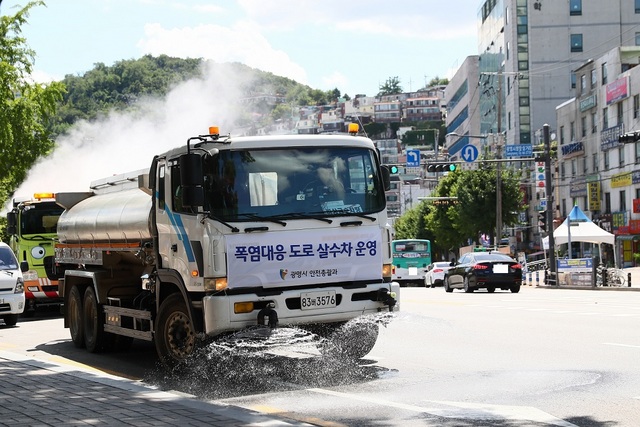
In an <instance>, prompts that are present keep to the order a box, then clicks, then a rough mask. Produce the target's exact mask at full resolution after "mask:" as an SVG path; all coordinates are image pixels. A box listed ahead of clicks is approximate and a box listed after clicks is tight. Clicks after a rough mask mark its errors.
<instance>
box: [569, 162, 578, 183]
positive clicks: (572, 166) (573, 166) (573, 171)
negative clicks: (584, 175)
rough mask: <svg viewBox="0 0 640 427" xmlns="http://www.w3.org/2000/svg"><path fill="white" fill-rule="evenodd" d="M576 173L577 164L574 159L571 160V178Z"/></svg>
mask: <svg viewBox="0 0 640 427" xmlns="http://www.w3.org/2000/svg"><path fill="white" fill-rule="evenodd" d="M577 173H578V164H577V162H576V159H573V160H571V178H575V177H576V174H577Z"/></svg>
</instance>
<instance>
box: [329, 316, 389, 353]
mask: <svg viewBox="0 0 640 427" xmlns="http://www.w3.org/2000/svg"><path fill="white" fill-rule="evenodd" d="M377 339H378V325H377V324H375V323H364V322H362V323H355V324H349V323H347V324H346V325H343V326H341V327H340V328H338V329H337V330H336V331H335V332H334V333H333V334H331V336H330V337H329V339H328V340H327V341H326V342H325V343H323V345H322V346H321V348H320V351H321V352H322V354H323V355H324V356H328V357H332V358H335V359H351V360H357V359H362V358H363V357H364V356H366V355H367V354H369V352H370V351H371V350H372V349H373V347H374V346H375V345H376V341H377Z"/></svg>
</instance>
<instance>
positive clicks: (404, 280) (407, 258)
mask: <svg viewBox="0 0 640 427" xmlns="http://www.w3.org/2000/svg"><path fill="white" fill-rule="evenodd" d="M391 253H392V254H393V268H392V273H393V280H394V281H395V282H398V283H399V284H400V286H409V285H414V286H424V285H425V284H424V276H425V274H426V272H427V268H428V267H429V264H431V242H430V241H429V240H425V239H402V240H394V241H393V242H391Z"/></svg>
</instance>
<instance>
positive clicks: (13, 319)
mask: <svg viewBox="0 0 640 427" xmlns="http://www.w3.org/2000/svg"><path fill="white" fill-rule="evenodd" d="M3 319H4V324H5V325H7V326H16V323H18V315H17V314H6V315H5V316H4V317H3Z"/></svg>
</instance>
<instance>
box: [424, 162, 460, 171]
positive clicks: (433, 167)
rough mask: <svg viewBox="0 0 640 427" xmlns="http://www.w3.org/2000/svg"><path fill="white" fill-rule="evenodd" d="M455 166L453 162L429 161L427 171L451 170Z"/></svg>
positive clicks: (454, 168) (453, 169)
mask: <svg viewBox="0 0 640 427" xmlns="http://www.w3.org/2000/svg"><path fill="white" fill-rule="evenodd" d="M456 168H457V166H456V164H455V163H429V164H427V172H453V171H455V170H456Z"/></svg>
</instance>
